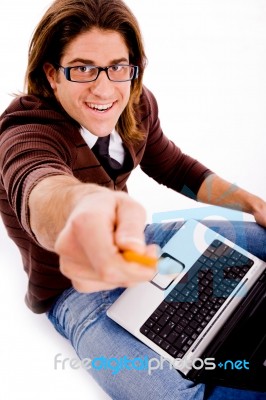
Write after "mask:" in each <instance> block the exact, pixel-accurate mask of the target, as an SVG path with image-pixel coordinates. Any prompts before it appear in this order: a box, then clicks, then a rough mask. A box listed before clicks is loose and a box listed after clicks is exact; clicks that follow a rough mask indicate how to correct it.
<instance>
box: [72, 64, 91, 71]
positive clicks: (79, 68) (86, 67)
mask: <svg viewBox="0 0 266 400" xmlns="http://www.w3.org/2000/svg"><path fill="white" fill-rule="evenodd" d="M73 70H74V71H75V72H80V73H90V72H93V71H94V70H95V67H93V66H91V65H79V66H77V67H73Z"/></svg>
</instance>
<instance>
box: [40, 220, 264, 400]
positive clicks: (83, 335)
mask: <svg viewBox="0 0 266 400" xmlns="http://www.w3.org/2000/svg"><path fill="white" fill-rule="evenodd" d="M204 223H205V224H206V225H208V226H209V227H211V228H212V229H214V230H216V231H217V232H219V233H220V234H222V235H224V236H225V237H227V238H228V239H231V240H233V241H235V242H236V243H237V244H239V245H241V246H242V247H244V248H246V249H247V250H249V251H250V252H252V253H253V254H255V255H257V256H258V257H260V258H262V259H264V260H265V259H266V230H265V229H264V228H261V227H259V226H258V225H257V224H255V223H243V222H219V221H204ZM180 226H181V223H175V222H174V223H169V224H151V225H149V226H147V228H146V230H145V235H146V240H147V242H148V243H157V244H159V245H160V246H163V245H164V244H165V243H166V242H167V241H168V240H169V238H170V237H171V236H172V235H173V234H174V233H175V231H176V230H178V229H179V228H180ZM123 290H124V289H121V288H119V289H115V290H110V291H101V292H97V293H90V294H82V293H78V292H77V291H76V290H74V289H73V288H70V289H68V290H66V291H65V292H64V293H63V294H62V295H61V296H60V297H59V298H58V299H57V301H56V302H55V304H54V306H53V307H52V309H51V310H50V311H49V313H47V315H48V318H49V319H50V321H51V322H52V324H53V325H54V327H55V328H56V329H57V331H58V332H59V333H60V334H61V335H63V336H64V337H65V338H67V339H68V340H69V341H70V342H71V344H72V346H73V347H74V349H75V351H76V353H77V355H78V357H79V358H80V359H81V360H85V359H87V358H89V359H90V360H94V359H96V358H97V359H98V363H101V362H102V361H101V360H103V359H102V358H101V357H105V358H106V359H107V360H111V359H112V360H113V362H114V363H116V362H117V359H118V360H121V359H123V358H125V357H126V358H127V359H128V360H133V359H136V358H138V359H139V360H144V359H154V360H155V359H157V360H158V362H159V356H158V355H157V354H156V353H155V352H154V351H153V350H151V349H149V348H148V347H147V346H146V345H144V344H143V343H141V342H140V341H139V340H137V339H136V338H135V337H134V336H132V335H131V334H129V333H128V332H127V331H125V330H124V329H123V328H121V327H120V326H119V325H117V324H116V323H115V322H113V321H112V320H111V319H110V318H108V317H107V316H106V310H107V309H108V307H110V306H111V304H112V303H113V302H114V301H115V300H116V299H117V298H118V297H119V296H120V294H121V293H122V292H123ZM128 318H130V315H129V316H128ZM99 365H100V364H96V361H95V368H90V369H88V372H89V373H90V374H91V375H92V376H93V377H94V379H95V380H96V381H97V382H98V383H99V385H100V386H101V387H102V388H103V390H105V391H106V393H108V395H109V396H110V397H111V398H112V399H115V400H131V399H132V400H135V399H137V400H142V399H143V400H144V399H145V400H150V399H153V400H161V399H162V400H163V399H167V400H172V399H173V400H192V399H193V400H203V399H204V400H206V399H208V400H266V393H255V392H250V391H242V390H237V389H231V388H225V387H215V388H206V387H205V385H203V384H195V383H193V382H191V381H189V380H187V379H184V378H183V377H182V376H181V374H180V373H179V372H178V371H176V370H175V369H173V368H170V366H169V364H168V363H167V362H165V363H164V364H163V368H161V369H157V370H153V371H152V372H151V373H150V374H149V373H148V371H147V369H145V368H143V369H140V368H139V370H138V368H133V369H132V368H129V367H128V368H123V369H121V370H120V371H119V372H117V373H114V370H112V368H105V369H104V368H97V366H98V367H99ZM101 365H103V364H101ZM127 365H128V364H127Z"/></svg>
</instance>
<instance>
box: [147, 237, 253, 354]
mask: <svg viewBox="0 0 266 400" xmlns="http://www.w3.org/2000/svg"><path fill="white" fill-rule="evenodd" d="M253 263H254V262H253V260H251V259H249V258H248V257H246V256H245V255H243V254H241V253H239V252H238V251H236V250H234V249H233V248H232V247H230V246H228V245H226V244H225V243H223V242H221V241H219V240H214V241H213V242H212V243H211V245H210V246H209V247H208V248H207V250H206V251H205V252H204V253H203V254H202V255H201V256H200V257H199V259H198V260H197V261H196V262H195V264H194V265H193V266H192V267H191V268H190V270H189V271H188V272H187V274H185V276H184V277H183V278H182V280H180V281H179V282H178V283H177V285H176V286H175V287H174V288H173V289H172V290H171V292H170V293H169V294H168V295H167V297H166V298H165V300H164V301H162V303H161V304H160V305H159V307H157V309H156V310H155V311H154V312H153V314H152V315H151V316H150V317H149V318H148V319H147V321H146V322H145V323H144V324H143V326H142V327H141V328H140V332H141V333H142V334H143V335H145V336H147V337H148V338H149V339H150V340H151V341H153V342H154V343H156V344H157V345H158V346H159V347H161V348H162V349H163V350H165V351H166V352H167V353H168V354H170V355H171V356H172V357H174V358H182V357H183V356H184V354H185V353H186V352H187V351H188V349H189V348H190V347H191V345H192V344H193V343H194V342H195V340H196V339H197V337H198V336H199V335H200V334H201V332H202V331H203V329H204V328H205V327H206V326H207V325H208V323H209V322H210V320H211V319H212V318H213V317H214V315H215V314H216V313H217V312H218V310H219V309H220V307H221V306H222V305H223V303H224V302H225V300H226V299H227V297H228V296H229V295H230V294H231V293H232V291H233V290H234V289H235V287H236V286H237V285H238V283H239V282H240V281H241V279H242V278H243V277H244V275H245V274H246V273H247V272H248V271H249V269H250V268H251V266H252V265H253Z"/></svg>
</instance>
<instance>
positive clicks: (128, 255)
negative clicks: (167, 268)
mask: <svg viewBox="0 0 266 400" xmlns="http://www.w3.org/2000/svg"><path fill="white" fill-rule="evenodd" d="M123 257H124V258H125V260H127V261H133V262H137V263H140V264H143V265H145V266H146V267H148V268H153V267H155V266H156V264H157V262H158V259H157V258H154V257H149V256H145V255H143V254H139V253H136V252H135V251H132V250H125V251H123Z"/></svg>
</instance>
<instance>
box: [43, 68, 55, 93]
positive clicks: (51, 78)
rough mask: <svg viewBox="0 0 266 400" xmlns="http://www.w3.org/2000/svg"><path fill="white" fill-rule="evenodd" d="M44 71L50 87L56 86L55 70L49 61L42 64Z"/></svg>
mask: <svg viewBox="0 0 266 400" xmlns="http://www.w3.org/2000/svg"><path fill="white" fill-rule="evenodd" d="M43 70H44V73H45V75H46V78H47V80H48V82H49V83H50V85H51V88H52V89H55V88H56V80H57V70H56V69H55V67H54V66H53V65H52V64H50V63H45V64H44V66H43Z"/></svg>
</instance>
